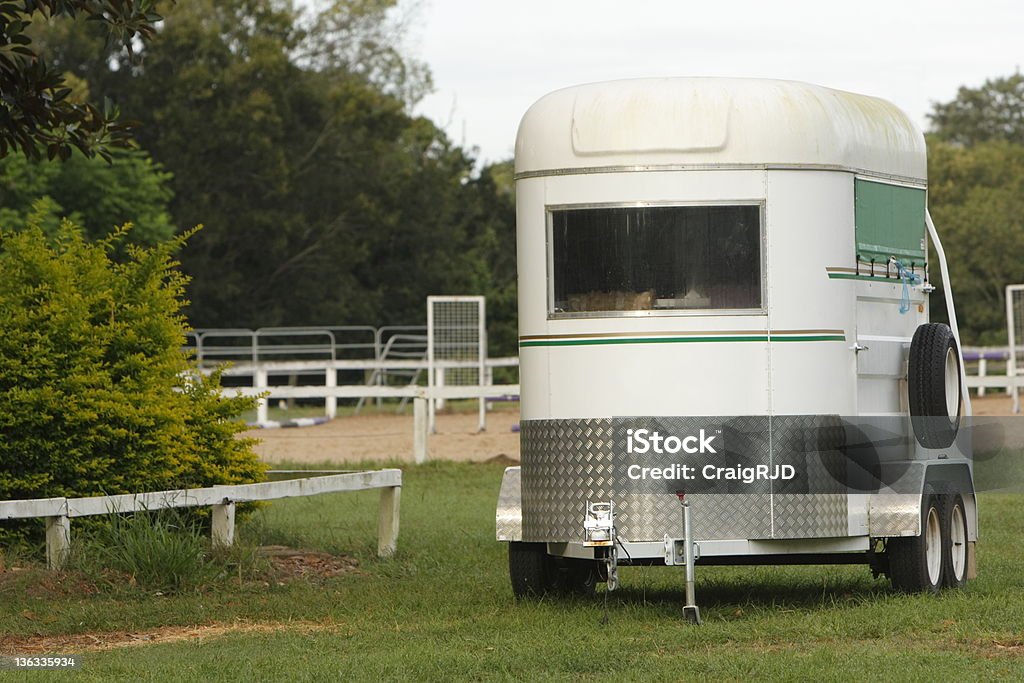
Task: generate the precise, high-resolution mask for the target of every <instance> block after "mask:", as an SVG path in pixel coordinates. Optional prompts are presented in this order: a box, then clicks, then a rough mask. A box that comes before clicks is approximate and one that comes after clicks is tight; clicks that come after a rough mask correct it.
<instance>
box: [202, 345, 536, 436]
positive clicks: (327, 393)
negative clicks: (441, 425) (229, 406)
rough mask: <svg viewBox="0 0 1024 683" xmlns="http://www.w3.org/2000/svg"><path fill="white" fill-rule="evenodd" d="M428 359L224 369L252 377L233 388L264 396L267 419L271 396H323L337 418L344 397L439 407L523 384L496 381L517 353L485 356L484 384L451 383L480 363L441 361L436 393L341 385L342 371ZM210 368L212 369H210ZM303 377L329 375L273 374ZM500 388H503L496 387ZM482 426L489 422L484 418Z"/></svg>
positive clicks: (406, 365)
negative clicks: (290, 380) (418, 401)
mask: <svg viewBox="0 0 1024 683" xmlns="http://www.w3.org/2000/svg"><path fill="white" fill-rule="evenodd" d="M428 365H429V364H428V361H427V360H426V359H401V360H375V359H372V358H370V359H358V360H328V359H325V360H289V361H261V362H258V363H251V362H242V363H236V364H234V365H231V366H230V367H227V368H225V369H223V370H222V372H223V374H224V375H225V376H227V377H238V376H241V377H251V378H252V386H250V387H232V388H231V389H230V390H229V391H235V390H237V391H239V392H240V393H242V394H245V395H248V396H261V395H263V394H269V395H268V396H266V397H265V398H261V399H260V401H259V403H258V405H257V414H256V421H257V422H259V423H265V422H267V399H268V398H322V399H324V414H325V415H326V416H327V417H329V418H333V417H334V416H335V415H336V413H337V409H338V399H339V398H415V397H417V396H422V397H425V398H428V399H432V400H435V401H438V402H439V404H438V406H437V407H438V408H440V407H442V406H443V403H444V401H445V400H446V399H461V398H477V399H486V398H501V397H504V396H519V385H518V384H505V385H493V384H491V377H492V375H493V372H494V368H505V367H518V366H519V359H518V358H517V357H515V356H510V357H507V358H488V359H486V360H485V362H484V365H485V369H484V377H483V383H482V384H481V385H479V386H456V387H448V386H445V382H444V373H445V371H446V370H451V369H454V368H463V367H474V368H475V367H477V365H476V364H475V363H467V362H466V361H435V362H434V366H433V367H434V369H433V372H434V373H435V375H436V377H435V382H434V385H435V386H433V387H430V389H433V390H434V392H433V393H430V392H428V387H419V386H417V385H415V384H410V385H406V386H402V387H394V386H383V385H380V384H369V385H367V384H349V385H344V386H338V372H341V371H353V370H355V371H364V372H365V371H374V370H391V371H394V370H422V371H427V370H428ZM204 372H209V370H208V369H207V370H204ZM275 375H276V376H289V377H297V376H301V375H307V376H312V375H323V378H324V383H323V384H314V385H308V384H307V385H297V386H296V385H286V386H281V385H278V386H272V385H271V384H270V377H271V376H275ZM494 387H500V388H494ZM480 426H481V429H483V428H484V427H485V426H486V423H485V422H484V421H483V420H482V421H481V425H480Z"/></svg>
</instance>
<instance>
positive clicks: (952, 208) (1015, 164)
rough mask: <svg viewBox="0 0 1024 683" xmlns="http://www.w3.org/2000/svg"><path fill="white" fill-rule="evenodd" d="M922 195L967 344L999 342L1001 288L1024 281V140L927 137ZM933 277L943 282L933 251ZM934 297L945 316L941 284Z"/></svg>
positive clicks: (1002, 341)
mask: <svg viewBox="0 0 1024 683" xmlns="http://www.w3.org/2000/svg"><path fill="white" fill-rule="evenodd" d="M928 147H929V149H928V152H929V154H928V177H929V185H928V195H929V204H930V211H931V214H932V217H933V218H934V220H935V225H936V228H937V229H938V230H939V234H940V237H941V238H942V245H943V247H944V248H945V251H946V257H947V259H948V261H949V270H950V280H951V284H952V287H953V295H954V299H955V301H954V303H955V304H956V311H957V320H958V322H959V324H960V330H961V335H962V338H963V343H965V344H1005V343H1006V308H1005V305H1004V288H1005V286H1006V285H1007V284H1011V283H1018V282H1024V145H1017V144H1012V143H1009V142H1005V141H991V142H983V143H976V144H973V145H971V146H968V147H964V146H958V145H952V144H949V143H944V142H940V141H938V140H935V139H934V138H929V146H928ZM930 269H931V276H932V280H933V283H934V284H936V285H940V286H941V282H940V279H939V274H938V273H939V271H938V261H937V260H936V259H935V257H934V256H932V258H931V266H930ZM932 301H933V302H935V304H936V307H937V308H938V309H941V311H936V312H937V313H938V315H937V316H936V317H937V319H944V315H943V314H944V309H945V306H944V305H942V304H941V303H940V302H941V301H942V293H941V291H938V292H935V293H934V294H932Z"/></svg>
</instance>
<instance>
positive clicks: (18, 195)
mask: <svg viewBox="0 0 1024 683" xmlns="http://www.w3.org/2000/svg"><path fill="white" fill-rule="evenodd" d="M170 178H171V177H170V174H169V173H167V172H165V171H163V170H162V169H161V168H160V167H159V166H158V165H156V164H154V163H153V161H152V160H151V159H150V158H149V155H147V154H146V153H145V152H142V151H140V150H114V151H113V152H112V154H111V159H110V162H109V163H108V162H106V161H103V160H101V159H99V158H97V157H93V158H91V159H90V158H88V157H86V156H84V155H83V154H81V153H80V152H77V151H76V152H75V153H74V154H72V155H71V158H69V159H68V160H67V161H65V162H59V161H33V160H30V159H26V158H25V157H23V156H21V155H9V156H7V157H4V158H3V159H0V229H6V230H11V229H21V228H23V227H25V226H26V225H27V224H28V222H29V216H30V214H34V213H36V212H37V210H38V209H39V207H40V206H42V207H44V212H45V214H46V215H44V216H37V218H36V220H37V222H40V223H41V224H42V225H44V226H45V227H46V228H47V230H48V232H50V233H51V234H52V233H53V232H54V231H55V230H56V227H57V226H58V225H59V224H60V220H61V218H64V217H67V218H71V219H72V221H73V222H75V223H76V224H78V225H80V226H81V227H82V229H83V231H84V234H85V235H86V236H87V237H88V238H89V239H91V240H100V239H103V238H104V237H106V236H108V235H110V234H111V233H112V232H115V231H116V230H117V229H118V226H120V225H123V224H125V223H133V224H135V225H136V226H138V227H136V228H135V229H134V230H132V231H131V233H130V235H129V239H128V242H130V243H133V244H142V245H148V246H152V245H155V244H158V243H159V242H162V241H164V240H167V239H169V238H170V237H171V236H172V235H173V234H174V224H173V223H172V221H171V215H170V213H169V211H168V204H169V202H170V200H171V189H170V184H169V183H170ZM44 198H45V199H46V200H47V201H46V202H44V203H43V204H39V200H40V199H44Z"/></svg>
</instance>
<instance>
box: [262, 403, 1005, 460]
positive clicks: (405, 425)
mask: <svg viewBox="0 0 1024 683" xmlns="http://www.w3.org/2000/svg"><path fill="white" fill-rule="evenodd" d="M972 403H973V406H974V414H975V415H1009V414H1010V413H1011V404H1010V399H1009V398H1007V397H1006V396H999V395H997V396H986V397H984V398H974V399H973V402H972ZM518 422H519V411H517V410H509V409H503V410H494V411H491V412H489V413H488V415H487V430H486V431H484V432H480V433H478V432H477V414H476V413H475V412H462V413H454V414H439V415H438V416H437V433H436V434H434V435H432V436H431V437H430V441H429V444H428V448H429V451H430V457H431V458H432V459H436V460H459V461H472V462H482V461H484V460H490V459H491V458H497V457H505V458H508V459H510V460H519V433H518V432H513V431H512V426H513V425H515V424H518ZM245 436H252V437H255V438H257V439H260V440H261V443H260V444H259V445H258V446H257V447H256V452H257V453H258V454H259V455H260V457H261V458H263V459H264V460H266V461H267V462H272V463H273V462H285V461H287V462H296V463H349V462H359V461H363V460H402V461H406V462H412V416H411V415H392V414H388V413H386V412H385V413H378V414H373V415H355V416H345V417H338V418H335V419H334V420H331V421H330V422H328V423H327V424H322V425H318V426H315V427H299V428H294V429H253V430H251V431H248V432H246V433H245Z"/></svg>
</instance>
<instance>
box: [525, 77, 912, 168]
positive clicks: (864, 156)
mask: <svg viewBox="0 0 1024 683" xmlns="http://www.w3.org/2000/svg"><path fill="white" fill-rule="evenodd" d="M515 165H516V174H517V177H530V176H533V175H551V174H558V173H571V172H573V171H574V170H575V171H580V170H583V169H587V170H594V171H601V170H603V171H613V170H618V169H622V170H642V169H643V168H646V167H654V168H674V167H682V168H692V167H706V166H714V167H750V166H756V167H769V168H771V167H784V168H785V167H795V168H803V167H809V168H834V169H843V170H851V171H855V172H863V173H870V174H873V175H883V176H891V177H894V178H897V179H904V180H909V181H916V182H923V181H924V179H925V178H926V177H927V173H926V160H925V143H924V137H923V136H922V135H921V131H920V130H918V128H917V126H915V125H914V123H913V122H912V121H911V120H910V119H909V118H908V117H907V115H906V114H904V113H903V112H902V111H901V110H900V109H898V108H897V107H896V106H895V105H893V104H892V103H890V102H887V101H885V100H882V99H879V98H877V97H869V96H867V95H857V94H854V93H849V92H844V91H842V90H832V89H831V88H823V87H821V86H817V85H810V84H808V83H799V82H795V81H777V80H762V79H744V78H648V79H637V80H623V81H608V82H604V83H591V84H587V85H580V86H576V87H572V88H566V89H564V90H557V91H555V92H553V93H550V94H548V95H545V96H544V97H542V98H541V99H540V100H538V101H537V102H536V103H535V104H534V105H533V106H532V107H530V109H529V110H528V111H527V112H526V114H525V115H524V116H523V120H522V122H521V123H520V124H519V134H518V136H517V138H516V162H515Z"/></svg>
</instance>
